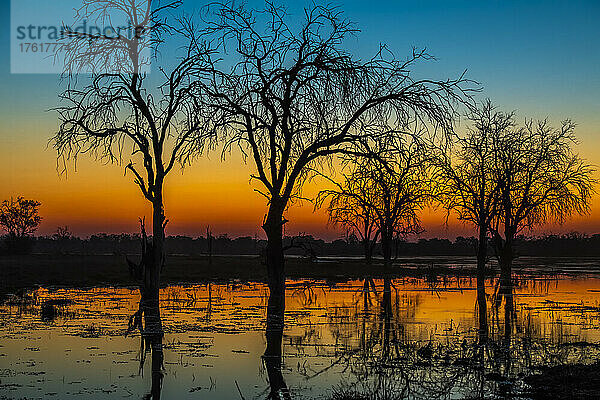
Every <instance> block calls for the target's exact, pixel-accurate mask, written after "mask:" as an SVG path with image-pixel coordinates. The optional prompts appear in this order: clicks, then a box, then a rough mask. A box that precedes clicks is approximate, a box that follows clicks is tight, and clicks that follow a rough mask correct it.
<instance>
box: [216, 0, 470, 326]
mask: <svg viewBox="0 0 600 400" xmlns="http://www.w3.org/2000/svg"><path fill="white" fill-rule="evenodd" d="M213 10H214V14H210V15H215V16H216V17H215V18H214V19H213V20H212V21H209V22H208V23H209V27H208V29H207V34H208V35H212V37H213V38H214V39H215V40H218V41H220V43H221V45H222V46H223V47H224V48H225V49H228V50H231V52H229V53H228V58H227V59H226V60H225V61H226V62H222V63H215V78H214V79H215V82H214V85H213V87H212V91H213V92H212V96H213V98H214V99H215V101H216V104H215V106H216V109H217V110H218V111H219V112H220V113H222V121H221V125H222V126H223V128H224V130H225V132H226V134H227V137H228V140H227V143H226V148H227V149H230V148H231V147H233V146H236V145H237V146H238V147H239V149H240V150H241V151H242V153H243V154H244V155H246V156H247V159H249V160H250V161H251V163H252V169H253V173H252V175H251V177H252V179H253V180H255V181H258V183H259V185H260V188H257V189H256V191H258V192H259V193H261V194H262V195H264V196H265V198H266V199H267V203H268V211H267V214H266V216H265V218H264V222H263V224H262V227H263V230H264V231H265V233H266V235H267V239H268V243H267V248H266V260H267V271H268V281H269V289H270V292H271V296H270V299H271V300H272V301H270V302H269V307H268V308H269V309H270V310H273V311H277V310H278V309H284V308H285V305H284V302H285V300H284V294H285V272H284V256H283V243H282V235H283V226H284V224H285V223H286V222H287V219H285V218H284V217H283V215H284V213H285V211H286V209H287V208H288V207H289V205H290V204H291V203H293V202H294V201H295V200H298V199H302V187H303V183H304V182H306V180H307V179H308V178H310V177H312V176H313V172H314V171H315V170H319V169H321V168H322V167H324V166H325V165H328V163H330V161H331V159H332V156H334V155H339V154H354V155H362V154H365V153H367V152H368V149H367V148H366V147H367V146H366V142H367V141H368V140H369V139H370V138H373V137H379V136H381V135H383V134H390V133H396V134H402V133H403V132H404V129H405V128H406V127H407V125H408V124H410V122H411V121H415V120H419V121H429V122H432V123H433V125H436V126H437V127H439V128H440V129H442V130H447V129H449V127H450V126H451V124H452V120H453V117H454V116H455V114H456V112H455V107H456V105H457V104H458V103H461V102H462V101H464V100H465V97H466V95H467V94H468V93H467V90H468V88H466V86H467V81H466V80H465V79H464V78H463V77H462V76H461V77H459V78H457V79H453V80H432V79H415V78H413V75H412V74H411V70H412V69H413V68H414V67H415V65H416V64H417V63H418V62H419V61H423V60H429V59H430V58H431V57H430V56H429V55H428V54H427V53H426V52H425V51H413V53H412V54H411V55H410V57H408V58H407V59H405V60H398V59H396V58H394V56H393V55H392V54H391V53H390V52H389V51H388V50H387V49H386V48H385V47H382V48H381V50H380V51H379V52H378V53H377V54H376V55H375V56H374V57H373V58H372V59H370V60H367V61H361V60H359V59H357V58H356V57H355V56H353V55H352V54H351V53H350V52H348V51H347V50H346V49H345V48H344V42H345V41H346V40H347V39H348V38H349V37H350V36H351V35H353V34H355V33H356V32H357V30H356V29H355V28H354V27H353V26H352V24H351V23H350V22H348V21H347V20H346V19H345V18H344V17H343V15H342V13H341V12H340V10H339V9H337V8H334V7H331V6H320V5H312V6H310V7H309V8H306V9H305V10H304V14H303V15H302V16H301V18H296V19H295V20H294V21H293V24H290V23H289V21H290V20H291V18H290V16H289V15H288V14H287V13H286V11H285V10H284V9H283V8H282V7H278V6H275V5H273V4H272V3H270V2H267V4H266V7H265V9H264V10H262V11H261V12H252V11H249V10H248V9H246V8H245V7H244V6H238V5H237V4H234V3H233V2H225V3H219V4H217V5H214V6H213ZM295 27H297V28H295ZM229 66H231V67H229ZM271 314H272V315H273V316H275V317H277V316H278V315H281V314H282V313H281V312H273V313H271ZM282 323H283V322H282V321H281V326H283V325H282Z"/></svg>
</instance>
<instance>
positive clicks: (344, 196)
mask: <svg viewBox="0 0 600 400" xmlns="http://www.w3.org/2000/svg"><path fill="white" fill-rule="evenodd" d="M351 168H353V170H352V171H351V172H350V173H347V174H342V176H343V183H341V184H340V183H337V182H336V181H334V180H331V182H332V183H333V185H334V187H335V188H334V189H329V190H322V191H320V192H319V194H318V196H317V199H316V202H315V208H320V207H322V206H323V205H324V203H325V202H326V201H328V205H327V214H328V216H329V222H330V223H332V224H334V225H338V226H340V227H342V228H344V229H345V230H346V231H347V232H352V233H354V234H356V235H358V237H359V239H360V241H361V242H362V245H363V250H364V255H365V260H366V261H367V263H368V264H370V263H371V260H372V256H373V250H374V247H375V245H376V244H377V240H378V238H379V233H380V232H379V229H378V228H377V220H376V216H375V213H374V212H373V210H372V209H371V205H372V204H373V203H374V200H372V197H373V196H374V195H375V193H374V191H373V190H372V186H373V183H372V181H371V179H370V177H369V176H368V175H366V174H363V173H361V172H362V171H361V170H360V164H352V165H351Z"/></svg>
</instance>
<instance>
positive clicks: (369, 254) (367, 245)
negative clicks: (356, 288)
mask: <svg viewBox="0 0 600 400" xmlns="http://www.w3.org/2000/svg"><path fill="white" fill-rule="evenodd" d="M363 247H364V251H365V261H366V263H367V264H368V265H371V261H372V260H373V248H372V247H371V241H370V240H369V239H367V238H365V239H363Z"/></svg>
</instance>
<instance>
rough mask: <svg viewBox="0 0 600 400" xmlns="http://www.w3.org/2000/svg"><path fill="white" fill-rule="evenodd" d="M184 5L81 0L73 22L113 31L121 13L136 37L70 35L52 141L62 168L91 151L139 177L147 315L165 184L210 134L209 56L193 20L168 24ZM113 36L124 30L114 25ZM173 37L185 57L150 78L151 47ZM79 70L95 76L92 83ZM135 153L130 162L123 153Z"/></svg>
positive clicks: (154, 292) (153, 293)
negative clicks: (206, 101)
mask: <svg viewBox="0 0 600 400" xmlns="http://www.w3.org/2000/svg"><path fill="white" fill-rule="evenodd" d="M180 4H182V2H181V1H172V2H169V3H166V4H165V5H163V6H160V7H153V6H152V2H151V1H141V0H138V1H126V0H100V1H97V0H84V1H83V5H82V7H81V8H80V9H79V10H78V12H77V16H76V22H80V21H82V20H87V21H88V23H91V22H92V21H96V22H97V23H98V24H109V26H110V24H112V19H113V17H116V16H120V17H124V18H126V19H127V20H128V21H130V22H131V24H133V27H134V28H135V35H133V36H131V37H129V36H126V35H124V34H118V35H116V36H115V35H113V36H105V35H103V34H97V35H96V34H92V33H82V32H78V31H74V30H72V29H69V28H67V29H66V35H65V37H66V39H65V40H66V42H65V43H64V49H65V74H64V76H65V80H66V82H67V88H66V89H65V90H64V91H63V92H62V94H61V95H60V100H61V103H62V104H61V106H59V107H58V108H57V111H58V115H59V121H60V125H59V128H58V131H57V132H56V134H55V135H54V137H53V138H52V139H51V142H52V144H53V146H54V148H55V149H56V151H57V152H58V158H59V161H62V165H63V166H64V165H65V163H64V162H65V161H67V160H74V161H76V160H77V157H78V156H79V155H80V154H85V153H89V154H92V155H94V156H96V158H99V159H101V160H103V161H108V162H116V163H121V162H123V161H125V162H128V163H127V166H126V173H127V172H130V173H132V174H133V176H134V182H135V183H136V184H137V186H138V187H139V189H140V190H141V192H142V194H143V196H144V198H145V199H146V200H148V201H149V202H150V203H151V205H152V243H151V246H150V248H149V251H150V253H151V257H143V258H144V260H146V263H145V265H144V271H143V272H144V273H143V283H144V286H143V287H144V292H143V296H142V304H145V305H144V307H145V308H144V310H145V311H144V312H154V311H155V310H158V308H157V307H153V306H152V304H150V303H153V302H158V290H159V285H160V271H161V269H162V266H163V264H164V257H165V251H164V240H165V225H166V223H167V219H166V218H165V213H164V201H163V189H164V185H165V178H166V176H167V175H168V174H169V172H170V171H171V170H172V169H173V168H174V166H175V165H176V164H180V165H182V166H183V165H185V164H186V163H189V162H191V161H192V159H193V158H194V157H195V156H197V155H198V154H199V153H200V152H201V151H202V149H203V148H204V146H205V145H207V143H209V141H208V139H209V138H210V137H212V130H211V129H210V124H209V122H208V121H209V116H208V114H207V113H206V111H205V109H204V108H203V107H202V102H203V92H202V89H201V87H202V85H201V79H200V78H201V75H202V73H203V71H204V70H205V68H204V67H205V65H206V60H207V54H208V53H209V50H208V49H207V48H206V47H205V46H204V44H203V43H201V42H198V41H197V39H196V34H195V33H196V32H195V27H194V24H193V23H192V21H191V20H189V19H185V18H176V23H174V24H173V25H171V24H169V23H168V22H167V17H168V15H167V14H168V11H170V10H173V9H175V8H177V7H178V6H179V5H180ZM73 26H76V25H75V24H74V25H73ZM114 31H115V32H118V31H117V29H116V27H115V28H114ZM169 36H175V37H177V38H178V39H181V40H183V42H184V45H183V47H182V48H181V53H179V54H177V55H175V56H173V57H172V58H167V57H165V58H164V59H160V61H162V62H163V63H161V64H160V65H159V66H158V68H157V73H156V76H155V77H153V78H152V80H150V78H149V77H148V76H147V73H146V68H147V67H148V66H149V63H150V61H151V59H154V60H156V61H159V55H160V53H159V52H158V51H157V50H156V49H153V47H154V46H158V45H159V44H160V43H162V42H163V41H164V40H165V39H166V38H167V37H169ZM152 54H154V55H155V56H156V57H152ZM170 63H171V64H170ZM79 71H88V72H90V76H89V79H88V78H86V77H83V76H81V75H80V74H78V72H79ZM128 149H130V151H131V156H130V157H129V161H127V158H126V156H125V154H126V151H128ZM136 162H140V163H141V167H140V166H138V164H137V163H136Z"/></svg>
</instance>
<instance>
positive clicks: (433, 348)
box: [0, 276, 600, 399]
mask: <svg viewBox="0 0 600 400" xmlns="http://www.w3.org/2000/svg"><path fill="white" fill-rule="evenodd" d="M475 281H476V280H475V279H471V278H446V279H443V278H438V279H437V280H434V281H431V280H430V281H426V280H422V279H414V278H402V279H391V280H388V281H387V282H384V280H378V279H374V280H360V281H358V280H357V281H346V282H336V283H333V282H325V281H308V280H307V281H288V284H287V299H286V303H287V305H286V314H285V330H284V336H283V357H282V360H281V376H282V378H283V381H284V383H285V384H286V385H287V387H288V388H289V392H290V396H291V398H294V399H304V398H307V399H312V398H316V399H342V398H360V396H361V395H362V396H369V397H370V398H377V399H385V398H415V399H429V398H457V399H462V398H478V397H485V398H506V397H519V396H522V395H523V393H526V392H527V386H526V385H525V384H524V383H523V382H522V378H523V377H525V376H527V375H530V374H533V373H536V372H537V371H539V367H542V366H552V365H561V364H565V363H574V362H577V363H591V362H594V361H596V360H597V359H598V356H599V353H600V351H599V350H600V348H598V347H597V346H596V344H599V343H600V304H599V302H600V279H599V278H597V277H578V278H573V277H568V276H553V277H548V278H540V277H537V278H535V279H533V278H527V277H521V278H518V279H517V280H516V282H515V284H514V296H513V306H512V311H510V309H509V308H507V307H506V304H507V301H506V298H503V296H500V295H497V293H498V288H497V283H496V281H493V280H488V281H486V293H487V295H486V299H487V306H486V312H485V313H480V312H479V308H478V302H477V290H476V282H475ZM384 287H387V288H389V290H388V291H386V290H384ZM267 298H268V289H267V287H266V286H265V285H264V284H261V283H239V282H233V283H227V284H216V283H211V284H204V285H189V286H185V285H182V286H170V287H166V288H164V289H163V290H162V291H161V303H162V304H161V315H162V324H163V328H164V331H165V334H164V337H163V341H162V343H163V357H164V358H163V359H162V366H161V368H160V369H161V372H162V381H161V382H159V384H158V385H156V382H155V387H154V389H152V387H153V379H152V378H153V374H152V370H151V364H152V363H151V362H150V356H148V357H147V359H145V358H146V357H145V356H146V355H147V353H146V352H145V351H144V347H143V344H142V340H141V337H140V335H139V333H137V332H135V333H132V334H129V335H126V333H127V324H128V320H129V317H130V316H131V315H132V314H133V313H134V312H135V311H136V310H137V307H138V304H137V302H138V301H139V292H138V290H136V289H133V288H131V289H130V288H93V289H89V290H75V289H52V288H40V289H38V290H35V291H32V292H27V293H23V294H20V295H15V296H12V297H11V298H10V299H9V300H8V301H6V302H5V303H3V304H2V305H0V398H28V399H29V398H59V399H70V398H73V399H76V398H77V399H79V398H86V399H105V398H111V399H112V398H132V399H139V398H144V396H148V395H149V394H150V393H151V391H153V394H154V396H155V397H157V395H158V394H160V396H161V398H163V399H186V398H190V399H242V398H243V399H265V398H268V397H269V395H270V393H271V389H270V382H269V376H270V375H269V374H268V373H267V370H266V367H265V362H264V360H263V359H262V357H261V356H262V355H263V353H264V351H265V346H266V340H265V333H264V330H265V319H266V304H267ZM507 310H509V311H508V312H507ZM482 318H485V319H486V321H485V322H487V325H488V332H487V335H486V338H487V340H485V341H483V340H482V332H481V330H479V327H480V326H481V323H482ZM144 359H145V360H144ZM141 361H144V362H143V363H142V362H141ZM157 389H158V391H157ZM525 397H526V396H525ZM363 398H366V397H363Z"/></svg>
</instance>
